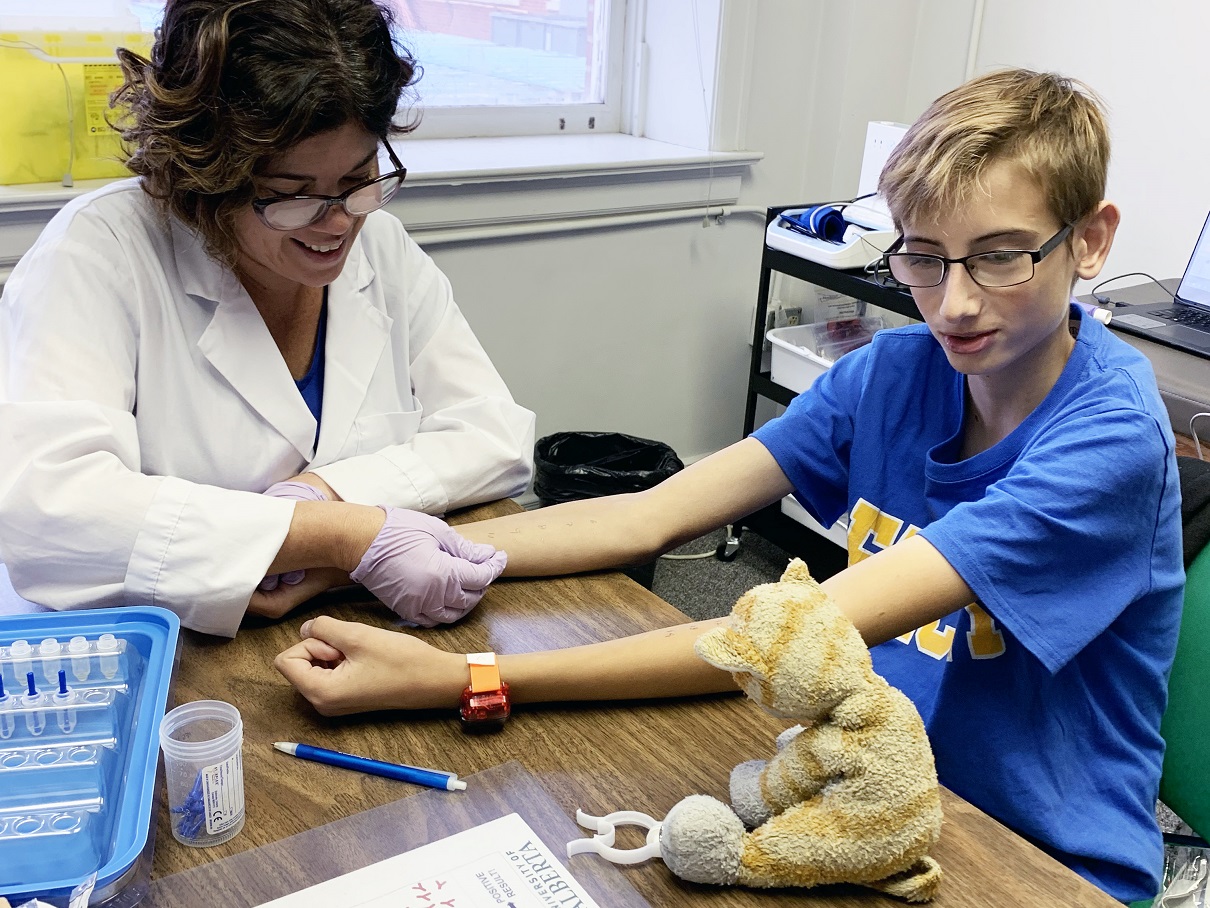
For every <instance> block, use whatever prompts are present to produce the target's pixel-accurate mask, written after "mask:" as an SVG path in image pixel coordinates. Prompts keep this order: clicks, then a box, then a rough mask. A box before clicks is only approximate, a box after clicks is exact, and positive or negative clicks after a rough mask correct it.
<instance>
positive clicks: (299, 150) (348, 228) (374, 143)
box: [235, 123, 379, 293]
mask: <svg viewBox="0 0 1210 908" xmlns="http://www.w3.org/2000/svg"><path fill="white" fill-rule="evenodd" d="M378 144H379V142H378V138H377V136H374V135H373V134H371V133H369V132H367V131H366V130H365V129H364V128H362V127H361V126H360V125H359V124H356V123H346V124H345V125H344V126H340V127H338V128H336V129H333V130H330V131H329V132H324V133H320V134H319V135H316V136H312V137H311V138H309V139H304V140H303V141H302V142H299V143H298V144H297V145H295V146H294V147H293V148H291V149H290V150H289V151H286V152H284V153H283V154H281V155H278V156H277V157H276V158H274V159H273V160H272V161H270V162H269V164H268V166H266V168H265V170H264V172H263V173H260V174H258V175H257V176H256V178H255V186H256V193H255V194H256V197H257V198H272V197H273V196H277V195H280V196H292V195H325V196H338V195H340V194H341V193H343V192H345V191H346V190H348V189H350V188H352V187H354V186H356V185H357V184H358V183H364V182H366V181H367V180H371V179H373V178H374V177H375V176H377V175H378V164H377V158H378ZM364 223H365V218H364V217H350V216H349V215H348V214H346V213H345V211H344V209H343V208H342V207H341V206H340V205H333V206H331V207H330V208H329V209H328V210H327V213H326V214H325V215H324V216H323V217H322V218H320V219H319V220H318V221H316V222H315V223H314V224H309V225H307V226H306V227H299V228H298V229H296V230H275V229H273V228H272V227H269V226H267V225H266V224H264V223H263V222H262V221H261V220H260V218H259V217H258V216H257V214H256V212H255V211H254V210H253V209H252V206H251V205H248V206H247V207H246V208H245V209H244V210H243V211H241V212H240V214H239V216H238V217H237V218H236V222H235V232H236V236H237V238H238V240H239V257H238V261H237V270H238V271H239V274H240V277H241V279H242V280H244V282H245V284H247V283H248V282H252V283H254V284H256V285H258V286H260V287H263V288H265V289H267V290H270V291H271V292H272V291H279V292H283V293H288V292H293V290H294V289H295V288H296V287H297V285H299V284H301V285H304V286H307V287H324V286H327V285H328V284H330V283H332V281H333V280H335V279H336V277H337V276H338V275H339V274H340V272H341V269H342V268H344V263H345V260H346V258H347V257H348V254H349V249H350V247H351V246H352V245H353V240H354V239H355V238H356V237H357V233H358V231H360V230H361V227H362V225H363V224H364Z"/></svg>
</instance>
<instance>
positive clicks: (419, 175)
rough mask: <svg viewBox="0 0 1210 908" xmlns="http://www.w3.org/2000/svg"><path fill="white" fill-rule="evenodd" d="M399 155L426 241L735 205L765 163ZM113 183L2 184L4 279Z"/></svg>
mask: <svg viewBox="0 0 1210 908" xmlns="http://www.w3.org/2000/svg"><path fill="white" fill-rule="evenodd" d="M395 150H396V152H397V153H398V154H399V157H400V159H401V160H402V161H403V162H404V164H405V165H406V166H407V168H408V178H407V182H405V183H404V185H403V189H402V190H401V191H400V193H399V195H398V196H397V197H396V198H395V199H394V200H393V201H392V202H391V203H390V205H389V206H388V208H389V210H390V211H391V212H392V213H394V214H395V215H396V216H397V217H399V219H400V220H401V221H403V223H404V224H405V225H406V226H407V228H408V230H409V231H411V232H412V233H413V235H414V236H416V238H417V239H418V240H420V241H421V242H423V241H424V239H425V238H426V235H429V234H431V235H434V238H435V239H439V238H440V236H445V237H452V236H454V235H455V234H456V232H457V231H460V230H467V229H480V230H481V229H483V228H494V227H501V226H509V227H511V228H513V229H524V228H525V226H526V225H534V226H538V225H545V226H547V227H549V226H550V225H551V224H552V223H553V222H558V221H566V220H580V219H585V218H593V219H600V218H610V217H625V216H633V215H640V214H641V215H648V214H653V213H659V212H676V211H688V210H693V209H701V208H705V207H707V206H709V207H711V208H719V207H726V206H733V205H735V203H736V202H737V200H738V199H739V192H740V184H741V180H742V177H743V175H744V173H745V172H746V171H747V169H748V168H749V167H750V166H751V165H752V164H754V163H756V162H757V161H759V160H760V159H761V158H762V157H763V155H762V154H761V153H760V152H754V151H738V152H735V151H732V152H712V153H711V152H704V151H700V150H697V149H693V148H685V147H682V146H680V145H670V144H668V143H666V142H656V141H653V140H651V139H643V138H637V137H634V136H628V135H621V134H605V135H568V136H511V137H491V138H472V139H411V138H401V139H396V140H395ZM108 182H110V181H108V180H80V181H78V182H77V183H76V185H75V186H73V187H64V186H60V185H59V184H57V183H29V184H24V185H13V186H0V280H2V279H3V277H4V276H5V275H6V272H7V271H8V270H9V269H11V267H12V265H14V264H16V261H17V259H19V258H20V257H21V255H23V254H24V252H25V250H26V249H28V248H29V246H30V245H31V244H32V243H33V242H34V240H35V239H36V238H37V235H38V233H39V232H40V231H41V230H42V228H43V227H44V226H45V224H46V222H47V221H49V220H50V219H51V217H53V216H54V214H55V212H57V211H58V210H59V209H60V208H62V207H63V205H65V204H66V203H67V202H69V201H71V200H72V199H74V198H76V197H77V196H80V195H82V194H84V193H86V192H90V191H91V190H93V189H97V188H99V187H101V186H104V185H105V184H106V183H108ZM521 192H524V193H525V194H526V195H525V196H524V199H523V200H522V199H521V198H519V196H518V193H521Z"/></svg>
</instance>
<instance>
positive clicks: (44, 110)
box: [0, 30, 152, 184]
mask: <svg viewBox="0 0 1210 908" xmlns="http://www.w3.org/2000/svg"><path fill="white" fill-rule="evenodd" d="M151 41H152V36H151V35H149V34H140V33H138V32H100V31H98V32H85V31H79V32H71V31H32V30H30V31H12V32H0V184H11V183H52V182H53V183H58V182H60V181H61V180H64V179H65V177H67V176H69V175H70V176H71V177H73V178H74V179H77V180H87V179H97V178H105V177H121V176H125V175H127V173H128V171H127V170H126V167H125V165H123V163H122V160H123V157H122V149H121V143H120V142H119V141H118V135H117V133H116V132H115V131H114V130H113V128H112V127H111V126H110V125H109V121H110V120H113V119H114V118H115V117H116V115H117V111H115V110H111V109H110V107H109V96H110V94H111V93H112V92H113V91H115V90H116V89H117V88H118V87H119V86H120V85H121V84H122V71H121V69H120V67H119V66H118V62H117V57H116V56H115V53H114V50H115V48H118V47H128V48H130V49H131V50H133V51H136V52H138V53H140V54H142V55H144V56H146V55H147V54H148V53H149V52H150V49H151Z"/></svg>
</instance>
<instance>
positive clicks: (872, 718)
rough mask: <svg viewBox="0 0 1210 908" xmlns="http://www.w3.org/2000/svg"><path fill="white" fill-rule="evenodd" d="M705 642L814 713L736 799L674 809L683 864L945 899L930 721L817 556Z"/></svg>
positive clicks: (780, 697)
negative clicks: (885, 671) (824, 581)
mask: <svg viewBox="0 0 1210 908" xmlns="http://www.w3.org/2000/svg"><path fill="white" fill-rule="evenodd" d="M696 650H697V653H698V655H700V656H701V657H702V658H703V659H705V660H706V661H707V662H709V663H710V664H711V665H714V666H717V667H718V668H721V669H724V670H726V671H729V672H731V673H732V674H733V675H734V677H735V680H736V681H737V682H738V683H739V685H740V687H741V688H743V690H744V692H745V693H747V695H748V696H749V697H751V698H752V699H753V700H755V701H756V702H757V703H758V704H759V705H760V706H761V707H762V708H763V709H765V710H766V711H768V712H770V713H772V714H773V715H775V716H781V717H785V718H790V719H794V720H797V721H798V722H800V723H802V724H801V725H800V726H798V727H796V728H791V729H789V730H788V731H787V732H785V733H784V734H782V735H781V736H780V737H779V739H778V748H779V749H778V753H777V755H776V756H774V757H773V759H771V760H769V761H768V762H766V761H763V760H755V761H751V762H748V763H741V764H740V765H739V766H737V767H735V769H734V770H733V771H732V773H731V803H732V805H733V807H734V811H733V810H732V809H731V808H729V807H727V805H725V804H723V803H722V802H721V801H718V800H716V799H714V798H711V797H707V796H705V795H694V796H692V797H689V798H686V799H685V800H683V801H681V802H680V803H678V804H676V805H675V806H674V807H673V808H672V810H671V811H670V812H669V814H668V816H667V817H666V818H665V819H664V821H663V825H662V827H661V829H660V833H659V844H660V849H659V850H660V855H661V857H662V858H663V859H664V862H665V863H666V864H667V865H668V867H669V868H670V869H671V870H672V872H673V873H675V874H676V875H677V876H679V877H682V878H683V879H686V880H691V881H693V882H698V883H713V884H716V885H735V884H738V885H742V886H755V887H773V886H802V887H806V886H817V885H820V884H824V883H859V884H861V885H863V886H868V887H870V888H872V889H877V890H878V891H880V892H884V893H887V894H890V895H894V896H898V897H899V898H902V899H905V900H907V901H910V902H923V901H928V900H929V899H931V898H932V897H933V896H934V895H935V894H936V892H937V889H938V887H939V885H940V882H941V868H940V867H939V866H938V865H937V863H936V862H935V861H934V860H933V859H932V858H930V857H929V856H928V851H929V849H930V848H931V847H932V846H933V845H934V844H935V843H936V841H937V837H938V835H939V834H940V831H941V802H940V796H939V791H938V786H937V772H936V769H935V768H934V765H933V754H932V751H931V750H930V748H929V743H928V739H927V737H926V736H925V731H924V724H923V722H921V720H920V715H919V714H918V713H917V712H916V708H915V707H914V706H913V705H912V703H911V701H910V700H908V698H907V697H906V696H905V695H904V694H903V693H902V692H901V691H899V690H897V689H895V688H893V687H891V686H890V685H889V684H887V682H886V681H885V680H884V679H883V678H882V677H881V676H879V675H877V674H875V672H874V669H873V666H872V664H871V662H870V654H869V650H868V649H867V648H866V646H865V643H864V642H863V641H862V639H861V636H860V635H859V634H858V633H857V629H856V628H855V627H853V625H852V623H851V622H850V621H849V619H848V618H846V617H845V616H844V615H842V614H841V612H840V610H839V609H838V608H837V607H836V605H835V604H834V603H833V602H832V600H831V599H830V598H828V595H827V594H826V593H825V592H824V591H823V589H821V588H820V586H819V584H818V583H816V582H815V581H814V580H813V579H811V575H810V573H809V572H808V570H807V566H806V565H805V564H803V562H801V561H799V560H798V559H795V560H794V561H792V562H791V563H790V566H789V567H788V568H787V569H786V572H785V574H784V575H783V576H782V578H781V581H780V582H778V583H767V584H764V585H762V586H758V587H756V588H755V589H753V590H751V591H750V592H748V593H745V594H744V595H743V596H742V597H740V599H739V601H738V602H737V603H736V605H735V608H734V609H733V610H732V612H731V618H730V622H729V625H728V626H726V627H719V628H715V629H714V630H711V631H709V632H707V633H705V634H703V635H702V636H701V637H700V638H699V639H698V641H697V644H696ZM745 827H747V828H745ZM748 830H751V831H748Z"/></svg>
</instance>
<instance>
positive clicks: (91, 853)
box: [0, 607, 180, 905]
mask: <svg viewBox="0 0 1210 908" xmlns="http://www.w3.org/2000/svg"><path fill="white" fill-rule="evenodd" d="M179 631H180V620H179V619H178V618H177V616H176V615H174V614H173V613H172V612H169V611H167V610H165V609H161V608H153V607H129V608H112V609H91V610H82V611H68V612H43V613H38V614H31V615H18V616H14V617H0V679H3V682H4V689H5V693H6V694H7V695H8V696H7V700H5V701H4V702H3V704H0V895H4V896H7V897H8V899H9V901H10V902H12V903H13V904H14V905H15V904H19V903H20V902H21V901H25V900H27V899H28V898H31V897H33V896H39V897H42V898H44V899H62V898H64V897H66V896H68V895H70V893H71V890H72V889H73V888H75V887H76V886H77V885H78V884H79V883H80V882H82V881H83V880H84V879H85V878H87V877H88V876H89V875H90V874H92V873H93V872H96V874H97V880H96V890H95V891H97V892H102V891H104V890H105V889H106V888H107V887H109V886H111V885H112V884H114V883H115V882H117V881H119V880H120V879H121V878H122V877H123V875H124V874H126V873H127V872H128V871H130V869H131V868H132V867H133V866H134V864H135V862H136V861H137V860H138V859H139V856H140V854H141V853H142V852H143V850H144V848H145V847H146V846H147V844H148V841H149V835H150V830H151V820H152V810H153V808H154V805H155V794H156V792H155V778H156V761H157V757H158V754H159V738H158V733H159V725H160V720H161V718H163V715H164V710H165V708H166V706H167V703H168V692H169V687H170V684H171V681H172V672H173V668H174V666H175V663H176V651H177V636H178V634H179ZM105 634H112V635H113V638H114V642H112V643H110V641H108V640H106V643H105V644H101V643H99V641H100V639H101V637H102V635H105ZM75 637H83V638H85V640H86V641H87V648H86V649H85V648H83V647H79V648H78V651H77V652H70V651H69V646H68V644H69V641H70V640H71V639H72V638H75ZM47 638H54V639H55V640H57V641H58V643H59V644H60V645H61V647H62V649H61V651H60V652H59V653H53V652H51V651H52V650H53V647H50V646H48V647H46V648H45V650H43V648H42V647H41V646H40V644H41V643H42V641H43V640H45V639H47ZM21 640H24V641H27V642H28V644H30V648H31V651H30V652H26V651H25V648H24V647H23V646H21V645H20V644H17V642H18V641H21ZM14 644H17V646H16V647H14ZM59 670H62V671H63V676H64V680H65V683H66V685H67V688H68V691H69V693H68V694H67V695H66V696H63V695H60V696H59V697H58V698H57V699H56V697H55V694H56V693H57V692H58V690H59V688H58V683H57V681H58V678H57V676H58V671H59ZM29 672H33V675H34V678H33V681H34V684H35V687H36V689H37V691H38V694H37V696H36V697H35V698H30V697H29V696H28V689H27V687H28V683H29V678H28V673H29Z"/></svg>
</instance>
